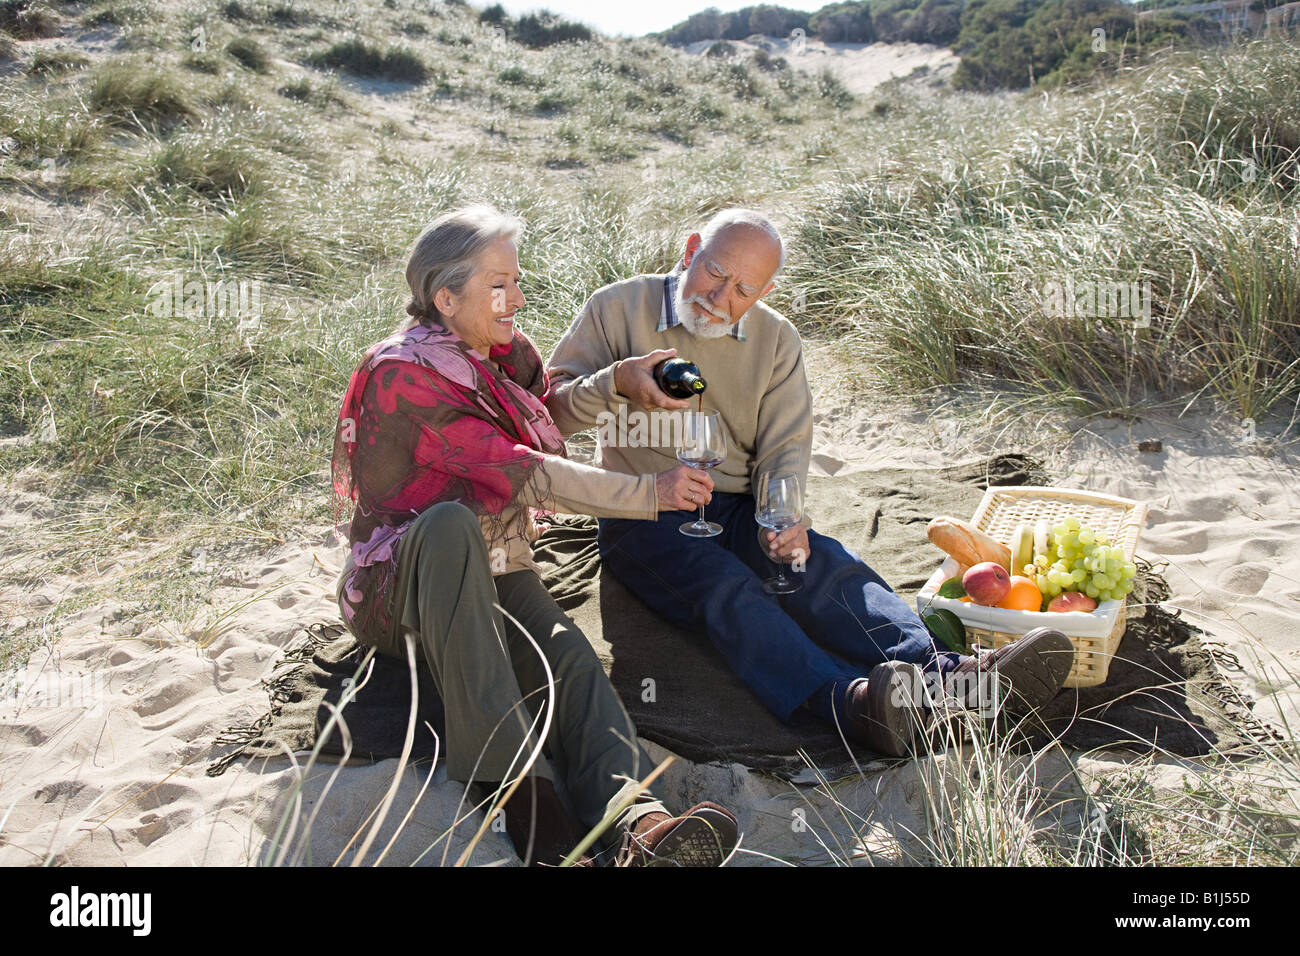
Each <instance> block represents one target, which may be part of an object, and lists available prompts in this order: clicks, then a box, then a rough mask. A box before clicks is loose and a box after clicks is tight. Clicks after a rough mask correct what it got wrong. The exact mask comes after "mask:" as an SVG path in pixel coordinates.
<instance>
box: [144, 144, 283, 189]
mask: <svg viewBox="0 0 1300 956" xmlns="http://www.w3.org/2000/svg"><path fill="white" fill-rule="evenodd" d="M153 166H154V173H155V175H156V176H157V177H158V181H159V182H160V183H162V184H163V185H164V186H185V187H188V188H189V189H192V190H194V192H196V193H198V194H200V195H202V196H209V197H217V196H222V195H228V196H234V197H239V196H243V195H245V194H247V193H250V192H253V191H255V190H257V189H260V188H262V186H263V185H264V181H265V174H264V173H263V171H262V166H261V164H260V163H259V162H258V161H257V159H256V158H255V157H254V156H253V155H252V153H251V152H250V151H249V150H248V149H247V148H246V147H243V146H239V145H236V144H235V142H234V140H233V138H230V137H227V138H224V139H222V140H219V141H214V139H213V138H211V137H205V138H199V137H194V136H182V137H179V138H177V139H176V140H174V141H172V142H170V143H168V144H167V145H166V146H165V147H163V149H162V151H161V152H160V153H158V155H157V156H156V157H155V158H154V163H153Z"/></svg>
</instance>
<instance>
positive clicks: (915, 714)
mask: <svg viewBox="0 0 1300 956" xmlns="http://www.w3.org/2000/svg"><path fill="white" fill-rule="evenodd" d="M784 259H785V250H784V245H783V243H782V241H781V237H780V235H779V233H778V232H777V230H776V229H775V227H774V226H773V225H772V224H771V222H769V221H768V220H767V219H766V218H765V217H764V216H762V215H761V214H759V213H756V212H753V211H751V210H743V209H732V210H726V211H723V212H721V213H718V214H717V215H716V216H714V217H713V219H711V220H710V221H709V223H708V224H707V225H706V226H705V227H704V228H703V229H702V230H701V231H700V232H697V233H693V234H692V235H691V236H690V238H689V239H688V240H687V242H686V247H685V250H684V251H683V253H682V258H681V259H680V260H679V262H678V263H677V264H676V266H675V267H674V268H673V270H672V272H670V273H669V274H667V275H662V274H660V275H640V276H635V277H633V278H631V279H626V280H624V281H622V282H616V283H614V284H612V285H609V286H606V287H605V288H603V289H600V290H598V291H597V292H596V293H595V294H594V295H592V296H591V298H590V299H589V300H588V301H587V303H586V305H585V306H584V307H583V309H582V311H581V313H580V314H579V315H578V317H577V318H576V319H575V320H574V322H573V324H572V325H571V326H570V327H569V329H568V331H567V332H566V333H565V335H564V337H563V339H561V341H560V343H559V344H558V345H557V346H556V349H555V353H554V354H553V355H552V356H551V360H550V363H549V373H550V376H551V386H552V387H551V391H550V392H549V393H548V395H547V397H546V406H547V409H548V410H549V411H550V413H551V416H552V417H553V418H554V420H555V423H556V424H557V425H558V426H559V428H560V430H561V431H562V432H563V433H564V434H565V435H570V434H573V433H575V432H578V431H581V430H583V429H586V428H591V427H593V426H596V425H599V424H601V420H602V419H604V421H605V422H608V421H609V419H610V416H611V415H612V414H617V413H618V411H619V406H620V405H632V406H639V407H640V408H641V409H644V410H649V411H651V412H657V413H659V414H663V412H662V411H659V410H668V411H674V410H685V409H687V408H689V407H690V405H691V402H688V401H686V400H682V399H675V398H672V397H670V396H668V395H667V394H665V393H664V392H663V391H661V390H660V388H659V387H658V386H657V385H656V384H655V380H654V376H653V369H654V367H655V366H656V365H657V364H658V363H659V362H661V361H663V360H664V359H666V358H669V357H672V356H674V355H676V354H679V353H680V354H683V355H684V357H689V358H690V359H691V361H693V362H694V363H695V364H696V365H697V366H698V367H699V368H700V371H701V374H702V375H703V377H704V378H705V379H706V380H707V382H708V389H707V391H706V392H705V393H704V395H703V405H704V407H705V408H706V409H716V410H717V411H718V412H719V413H720V416H721V418H722V420H723V427H724V429H725V431H726V439H727V455H726V458H725V459H724V461H723V462H722V463H721V464H720V465H719V466H718V468H717V469H716V471H715V472H714V474H715V475H716V478H715V479H714V484H713V486H712V490H711V492H706V493H705V494H704V495H702V498H703V500H702V501H701V502H700V503H701V504H703V505H704V506H705V511H706V517H707V518H709V519H710V520H713V521H716V522H719V523H721V525H722V527H723V531H722V533H721V534H719V535H717V536H716V537H710V538H692V537H687V536H684V535H682V534H680V533H679V531H678V528H679V526H680V525H681V524H682V522H683V520H684V519H689V518H691V517H694V515H693V514H692V513H689V512H683V511H668V512H662V513H661V514H660V516H659V519H658V520H622V519H618V520H612V519H602V520H601V521H600V530H599V543H600V553H601V556H602V558H603V559H604V561H605V562H606V564H607V566H608V567H609V569H610V571H611V572H612V573H613V574H614V575H615V576H616V577H617V578H618V579H619V580H620V581H621V582H623V584H625V585H626V586H627V587H628V588H629V589H630V590H631V591H632V592H633V593H635V594H636V595H637V596H638V597H639V598H640V599H641V600H642V601H644V602H645V603H646V604H647V605H648V606H649V607H651V608H652V609H653V610H655V611H656V612H658V613H659V614H661V615H662V616H663V617H665V618H667V619H668V620H670V621H672V622H673V623H674V624H677V625H679V626H681V627H684V628H688V629H690V630H694V631H697V632H699V631H703V632H704V633H707V635H708V637H709V639H710V640H711V641H712V642H713V644H714V646H715V647H716V648H717V649H718V650H719V651H720V652H721V653H722V655H723V657H724V658H725V659H726V661H727V663H728V664H729V665H730V666H731V667H732V669H733V670H734V671H735V672H736V673H737V674H738V675H739V676H740V678H741V679H742V680H744V681H745V683H746V684H747V685H748V686H749V687H750V688H751V689H752V690H753V691H754V693H755V694H756V695H757V696H758V698H759V700H761V701H762V703H763V704H764V705H765V706H766V707H767V708H768V709H769V710H770V711H771V712H772V713H774V714H775V715H776V716H777V717H779V718H780V719H781V720H783V721H788V720H789V719H790V718H791V716H792V715H793V714H794V712H795V711H796V710H797V709H798V708H799V707H801V706H802V707H806V708H808V709H809V710H811V711H812V712H813V713H814V714H816V715H818V716H820V717H822V718H824V719H825V720H827V721H830V722H832V723H834V724H836V725H837V726H839V727H840V728H841V729H842V732H844V733H846V734H847V735H848V736H850V737H852V738H853V739H855V740H857V741H859V742H861V743H863V744H865V745H866V746H868V747H870V748H871V749H873V750H877V751H879V752H882V753H888V754H893V755H902V754H904V753H906V752H907V751H908V750H909V749H911V747H912V746H913V744H914V742H915V741H914V739H913V738H914V730H915V728H917V727H919V726H922V725H923V723H924V717H925V715H924V712H923V710H924V707H925V705H926V703H927V696H928V695H926V694H924V693H922V692H921V689H922V687H923V680H922V672H923V671H924V672H930V673H931V674H933V675H936V676H942V677H943V678H944V683H945V684H946V685H947V687H948V688H949V690H950V691H951V692H953V693H954V694H956V695H958V696H960V697H961V698H963V700H962V702H963V703H965V704H967V705H970V704H972V703H973V701H972V700H971V699H969V698H968V697H967V695H968V694H972V693H975V692H977V691H978V690H979V688H978V687H977V686H976V685H977V684H978V683H979V679H980V677H981V675H984V674H987V673H991V672H996V673H997V674H998V675H999V677H1000V678H1001V680H1002V681H1004V685H1003V686H1005V684H1010V685H1011V688H1012V690H1011V693H1010V694H1009V695H1008V701H1009V704H1010V705H1011V709H1013V710H1016V709H1019V710H1021V711H1024V710H1027V709H1031V708H1034V707H1037V706H1041V704H1043V703H1045V702H1046V701H1047V700H1050V699H1051V698H1052V697H1053V696H1054V695H1055V694H1056V693H1057V691H1059V689H1060V687H1061V684H1062V682H1063V681H1064V679H1065V676H1066V673H1067V672H1068V670H1069V666H1070V659H1071V658H1070V655H1071V654H1072V653H1073V648H1072V647H1071V645H1070V642H1069V640H1068V638H1066V637H1065V636H1064V635H1063V634H1061V632H1059V631H1055V630H1049V629H1040V631H1039V632H1034V633H1031V634H1028V635H1026V636H1025V637H1024V638H1022V639H1021V640H1019V641H1017V642H1015V643H1014V644H1011V645H1007V646H1006V647H1005V648H1002V649H999V651H997V652H994V653H992V654H989V655H986V656H985V657H983V658H981V659H978V660H977V659H975V658H971V657H964V656H959V655H957V654H954V653H952V652H951V651H944V650H940V649H939V648H938V647H936V645H935V643H934V641H933V639H932V638H931V636H930V634H929V632H928V630H927V629H926V627H925V626H924V624H922V623H921V621H920V619H919V618H918V617H917V616H916V614H915V613H914V612H913V611H912V610H911V609H910V608H909V607H908V605H907V602H905V601H904V600H903V599H902V598H901V597H899V596H898V595H897V594H895V593H894V591H893V590H892V589H891V588H890V587H889V585H887V584H886V583H885V582H884V581H883V580H882V579H881V578H880V576H879V575H877V574H876V573H875V572H874V571H872V569H871V568H869V567H868V566H867V565H866V564H865V563H863V562H862V561H861V560H860V559H859V558H858V557H857V556H856V555H854V554H853V553H852V552H850V551H848V550H847V549H845V548H844V547H843V546H842V545H841V544H840V543H839V542H838V541H835V540H834V539H833V538H829V537H826V536H824V535H820V534H818V533H817V532H816V531H814V530H812V529H811V526H810V522H809V521H808V520H807V519H806V518H805V519H804V521H803V522H802V523H801V524H800V525H797V526H795V527H793V528H790V529H788V530H786V531H784V532H781V533H780V534H776V533H775V532H770V531H769V532H767V533H766V535H765V538H766V540H767V546H766V550H767V553H765V549H764V547H763V546H762V545H761V544H760V542H759V533H760V531H761V529H760V527H759V526H758V525H757V523H756V522H755V520H754V498H753V493H752V489H754V488H756V487H757V484H758V479H759V476H760V475H763V474H764V473H769V474H774V473H777V472H790V473H793V474H795V475H796V476H797V477H798V479H799V481H800V482H801V483H802V482H805V481H806V478H807V473H808V461H809V457H810V452H811V448H812V395H811V392H810V391H809V388H808V380H807V376H806V373H805V369H804V361H803V354H802V350H801V347H800V342H799V334H798V332H796V331H795V328H794V326H793V325H792V324H791V323H790V321H789V320H787V319H786V318H785V317H784V316H782V315H781V314H779V313H778V312H776V311H774V310H772V309H771V308H769V307H767V306H766V305H765V304H763V303H762V302H760V301H759V300H760V299H762V298H763V297H764V296H766V295H767V294H768V293H769V292H770V291H771V290H772V288H773V287H774V283H773V281H772V280H773V277H774V276H775V275H776V273H777V272H778V271H779V270H780V268H781V266H782V265H783V264H784ZM633 410H635V409H631V410H629V409H624V410H623V414H624V419H623V420H624V421H627V420H628V417H627V416H628V414H629V411H633ZM643 414H644V412H643ZM602 431H604V429H602ZM665 431H671V429H655V428H651V429H648V430H645V429H643V430H642V431H640V432H639V433H637V434H638V435H639V436H645V435H648V436H649V438H648V439H647V440H644V441H641V440H634V441H629V440H628V436H629V435H631V434H633V433H632V432H629V431H627V430H626V429H624V430H623V431H622V432H620V433H619V434H618V435H616V436H615V440H614V441H607V440H602V442H601V444H600V451H599V454H600V463H601V464H602V465H603V466H604V467H606V468H610V469H613V470H615V471H621V472H626V473H629V474H640V473H649V472H657V471H662V470H664V469H665V468H668V467H671V466H672V464H673V463H674V462H675V461H676V449H675V448H674V447H672V445H670V444H669V445H656V444H654V442H655V441H662V440H664V438H663V435H662V433H663V432H665ZM608 437H609V436H608V435H606V436H605V438H606V439H608ZM671 440H672V439H671V437H670V438H668V439H667V441H671ZM769 557H771V558H776V557H783V558H785V559H786V560H791V559H793V560H794V565H793V567H794V568H795V569H796V570H798V569H801V570H802V578H801V581H802V587H800V588H799V589H798V590H797V591H795V592H793V593H790V594H782V595H772V594H769V593H767V592H766V591H765V590H764V589H763V579H764V578H765V577H767V576H768V574H769V573H770V565H769V564H768V560H769ZM954 688H956V690H953V689H954ZM941 696H942V695H941ZM931 702H932V701H931Z"/></svg>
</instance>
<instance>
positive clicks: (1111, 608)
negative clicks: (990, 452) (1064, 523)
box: [916, 486, 1147, 687]
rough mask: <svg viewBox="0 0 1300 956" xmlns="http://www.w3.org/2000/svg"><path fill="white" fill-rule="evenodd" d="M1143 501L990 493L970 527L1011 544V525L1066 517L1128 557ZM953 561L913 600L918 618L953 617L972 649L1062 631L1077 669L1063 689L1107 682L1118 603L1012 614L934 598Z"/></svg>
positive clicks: (1122, 616) (1121, 611) (1056, 491)
mask: <svg viewBox="0 0 1300 956" xmlns="http://www.w3.org/2000/svg"><path fill="white" fill-rule="evenodd" d="M1146 515H1147V505H1146V503H1145V502H1141V501H1133V500H1130V499H1128V498H1117V497H1115V496H1113V495H1102V494H1098V493H1096V492H1091V491H1078V490H1074V489H1069V488H1041V487H1036V486H1014V487H1001V488H999V487H992V488H989V489H988V491H986V492H985V493H984V500H983V501H981V502H980V506H979V507H978V508H977V509H976V510H975V516H974V518H972V519H971V524H972V525H974V526H975V527H976V528H978V529H979V530H980V531H983V532H984V533H985V534H987V535H989V536H990V537H992V538H994V539H995V540H997V541H1001V542H1002V543H1003V544H1007V545H1009V544H1010V542H1011V536H1012V534H1013V533H1014V531H1015V528H1016V525H1018V524H1020V523H1021V522H1025V523H1027V524H1031V525H1032V524H1034V523H1035V522H1037V521H1040V520H1046V521H1048V522H1050V523H1051V524H1053V525H1055V524H1057V523H1058V522H1060V521H1061V520H1063V519H1064V518H1066V517H1074V518H1077V519H1078V520H1079V523H1080V524H1082V525H1084V526H1086V527H1090V528H1092V529H1094V530H1095V531H1099V532H1101V533H1103V534H1105V535H1107V536H1108V537H1109V538H1110V540H1111V541H1112V542H1113V543H1115V544H1117V545H1118V546H1119V547H1121V548H1123V550H1124V553H1125V555H1127V556H1128V559H1129V560H1130V561H1131V560H1133V555H1134V554H1135V553H1136V551H1137V542H1138V536H1139V535H1140V534H1141V532H1142V526H1143V525H1144V524H1145V523H1146ZM957 567H958V565H957V562H956V561H955V560H954V559H953V558H951V557H948V558H946V559H945V560H944V562H943V564H941V565H940V566H939V569H938V570H937V571H935V572H934V574H932V575H930V579H929V580H928V581H926V582H925V586H924V587H922V588H921V591H920V593H919V594H918V595H917V596H916V608H917V611H918V612H919V613H920V614H925V612H926V611H931V610H939V609H941V608H942V609H945V610H948V611H952V612H953V613H954V614H956V615H957V617H959V618H960V619H961V622H962V623H963V624H964V625H965V626H966V630H967V638H968V640H969V641H970V643H971V644H981V645H983V646H985V647H1001V646H1002V645H1003V644H1007V643H1010V642H1012V641H1015V640H1017V639H1018V638H1020V637H1022V636H1023V635H1024V634H1026V633H1027V632H1029V631H1032V630H1033V629H1034V628H1036V627H1054V628H1057V629H1058V630H1061V631H1063V632H1064V633H1065V635H1066V636H1067V637H1069V638H1070V641H1071V643H1073V644H1074V663H1073V665H1072V666H1071V668H1070V676H1069V677H1067V678H1066V681H1065V686H1066V687H1094V686H1096V685H1098V684H1102V683H1105V681H1106V675H1107V672H1108V670H1109V668H1110V662H1111V660H1112V659H1113V658H1114V656H1115V652H1116V650H1117V649H1118V648H1119V643H1120V640H1121V639H1122V638H1123V636H1124V630H1125V624H1126V621H1127V614H1126V606H1127V603H1128V598H1125V599H1124V600H1123V601H1103V602H1102V603H1101V604H1100V605H1098V606H1097V609H1096V610H1094V611H1070V612H1068V613H1064V614H1062V613H1056V612H1052V611H1011V610H1007V609H1006V608H1000V607H985V606H983V605H981V604H974V603H970V602H967V601H958V600H955V599H953V598H942V597H939V593H938V592H939V587H940V585H942V584H943V582H944V581H946V580H948V579H949V578H950V577H952V576H953V575H955V574H956V573H957Z"/></svg>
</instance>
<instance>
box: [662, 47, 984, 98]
mask: <svg viewBox="0 0 1300 956" xmlns="http://www.w3.org/2000/svg"><path fill="white" fill-rule="evenodd" d="M716 42H717V41H716V40H701V41H699V42H697V43H692V44H690V45H689V46H687V47H686V50H687V52H689V53H694V54H698V55H701V56H702V55H704V53H705V52H706V51H707V50H708V49H709V47H711V46H713V44H714V43H716ZM727 42H729V43H731V44H732V46H734V47H735V48H736V50H737V51H738V52H740V53H742V54H749V53H752V52H754V51H756V50H759V49H763V50H766V51H767V53H769V54H770V55H771V56H774V57H776V56H780V57H784V58H785V59H786V61H787V62H788V63H789V64H790V66H791V67H792V68H794V69H796V70H798V71H800V72H801V73H807V74H811V75H815V74H818V73H821V72H822V71H823V70H829V71H830V72H831V73H833V74H834V75H835V76H836V77H837V78H838V79H839V81H840V82H841V83H843V84H844V88H845V89H847V90H848V91H849V92H850V93H855V94H867V93H870V92H872V91H873V90H875V89H876V87H878V86H880V85H882V84H884V83H887V82H889V81H890V80H892V79H896V78H900V77H908V78H912V79H915V80H918V81H920V82H922V83H924V84H928V85H942V84H945V83H947V82H948V80H950V79H951V78H952V74H953V71H954V70H956V69H957V64H958V63H959V62H961V58H960V57H959V56H957V54H955V53H953V52H952V50H950V49H948V47H944V46H935V45H934V44H932V43H823V42H821V41H820V40H810V39H807V38H805V39H804V40H803V41H802V42H799V41H797V40H796V41H792V40H791V39H790V38H789V37H786V38H783V39H773V38H770V37H767V38H764V39H763V40H762V41H761V42H749V41H747V40H739V41H737V40H730V41H727Z"/></svg>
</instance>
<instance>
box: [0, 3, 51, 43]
mask: <svg viewBox="0 0 1300 956" xmlns="http://www.w3.org/2000/svg"><path fill="white" fill-rule="evenodd" d="M0 30H3V31H5V32H6V33H8V34H9V35H11V36H13V37H15V38H17V39H19V40H41V39H44V38H46V37H54V36H58V35H59V18H58V17H56V16H55V15H54V14H53V13H52V12H51V11H50V10H49V8H47V7H45V6H42V5H41V4H38V3H32V2H31V0H3V2H0Z"/></svg>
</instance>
